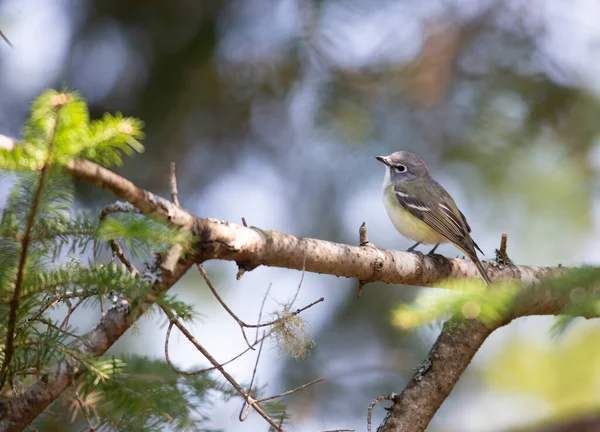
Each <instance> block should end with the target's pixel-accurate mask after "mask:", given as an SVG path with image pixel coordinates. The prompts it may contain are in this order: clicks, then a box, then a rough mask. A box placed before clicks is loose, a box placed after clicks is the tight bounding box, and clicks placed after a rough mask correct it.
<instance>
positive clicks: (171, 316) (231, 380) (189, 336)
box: [158, 304, 283, 432]
mask: <svg viewBox="0 0 600 432" xmlns="http://www.w3.org/2000/svg"><path fill="white" fill-rule="evenodd" d="M158 306H159V307H160V308H161V309H162V311H163V312H164V313H165V314H166V315H167V318H168V319H169V321H171V322H173V323H174V325H175V326H176V327H177V328H178V329H179V331H181V333H183V334H184V336H185V337H186V338H187V339H188V340H189V341H190V342H191V343H192V344H193V345H194V346H195V347H196V349H197V350H198V351H200V352H201V353H202V355H204V357H206V359H207V360H208V361H209V362H210V363H211V364H212V365H213V366H214V367H215V369H217V370H218V371H219V372H220V373H221V375H223V378H225V379H226V380H227V381H228V382H229V384H231V385H232V387H233V388H234V389H235V390H236V391H237V392H238V393H239V394H240V396H242V397H243V398H244V400H246V401H248V403H249V404H251V406H252V408H254V410H255V411H256V412H257V413H258V414H260V416H261V417H262V418H264V419H265V420H266V421H267V422H268V423H269V424H270V425H271V426H272V427H274V428H275V430H277V431H279V432H282V431H283V429H280V428H279V425H278V424H277V423H276V422H275V420H273V419H272V418H271V417H270V416H269V415H268V414H267V412H266V411H265V410H264V409H263V408H262V407H261V406H260V405H259V404H257V403H255V400H254V398H252V397H250V395H248V394H246V392H245V391H244V389H243V388H242V386H241V385H240V384H239V383H238V382H237V381H236V380H235V379H234V378H233V377H232V376H231V375H229V374H228V373H227V371H225V369H224V368H223V366H221V364H220V363H219V362H218V361H217V360H215V358H214V357H213V356H212V355H211V354H210V353H209V352H208V351H207V350H206V348H204V347H203V346H202V345H201V344H200V343H199V342H198V341H197V340H196V338H195V337H194V336H193V335H192V334H191V333H190V332H189V331H188V329H187V328H186V327H185V326H184V325H183V324H181V322H180V321H179V319H177V317H176V316H175V315H174V314H173V312H171V311H170V310H169V309H167V308H166V307H165V306H163V305H161V304H159V305H158Z"/></svg>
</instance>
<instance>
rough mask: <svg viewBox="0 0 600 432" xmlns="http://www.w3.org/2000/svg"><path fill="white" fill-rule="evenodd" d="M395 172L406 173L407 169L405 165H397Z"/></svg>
mask: <svg viewBox="0 0 600 432" xmlns="http://www.w3.org/2000/svg"><path fill="white" fill-rule="evenodd" d="M394 171H396V172H397V173H403V172H406V167H405V166H404V165H396V166H395V167H394Z"/></svg>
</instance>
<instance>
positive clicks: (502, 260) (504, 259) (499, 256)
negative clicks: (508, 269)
mask: <svg viewBox="0 0 600 432" xmlns="http://www.w3.org/2000/svg"><path fill="white" fill-rule="evenodd" d="M507 243H508V234H506V233H502V237H501V238H500V249H496V261H497V262H498V264H500V265H501V266H503V265H507V266H511V265H514V264H513V262H512V260H511V259H510V258H509V257H508V253H507V252H506V248H507Z"/></svg>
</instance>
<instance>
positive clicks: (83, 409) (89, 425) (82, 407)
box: [71, 374, 96, 432]
mask: <svg viewBox="0 0 600 432" xmlns="http://www.w3.org/2000/svg"><path fill="white" fill-rule="evenodd" d="M71 383H72V385H73V392H74V393H75V399H76V400H77V403H78V404H79V407H80V408H81V413H82V414H83V417H84V418H85V421H86V422H87V424H88V427H89V428H90V432H96V428H94V426H93V425H92V421H91V420H90V417H89V416H88V413H87V412H86V410H85V405H84V403H83V400H82V399H81V396H80V395H79V391H77V386H76V385H75V375H73V374H71Z"/></svg>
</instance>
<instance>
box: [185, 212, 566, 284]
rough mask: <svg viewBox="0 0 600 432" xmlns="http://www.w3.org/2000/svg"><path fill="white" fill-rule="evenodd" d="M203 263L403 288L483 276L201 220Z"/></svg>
mask: <svg viewBox="0 0 600 432" xmlns="http://www.w3.org/2000/svg"><path fill="white" fill-rule="evenodd" d="M194 231H195V234H196V235H197V236H198V237H199V239H200V240H199V241H198V243H197V245H196V247H197V249H198V250H199V252H200V254H199V256H198V259H199V260H200V261H205V260H208V259H222V260H229V261H236V262H237V263H238V265H240V267H243V268H244V269H245V270H252V269H253V268H256V267H257V266H259V265H266V266H270V267H284V268H289V269H295V270H302V269H303V268H304V269H305V270H306V271H309V272H313V273H325V274H330V275H334V276H344V277H349V278H356V279H358V280H361V281H364V282H372V281H381V282H387V283H394V284H403V285H419V286H430V285H433V284H435V283H436V282H439V281H440V280H443V279H448V278H474V279H478V278H479V274H478V272H477V269H476V267H475V266H474V265H473V263H471V261H468V260H465V259H458V258H456V259H448V258H445V257H443V256H440V255H435V256H428V255H423V254H419V253H408V252H399V251H392V250H384V249H377V248H365V247H360V246H351V245H346V244H341V243H333V242H329V241H325V240H316V239H311V238H303V237H296V236H293V235H289V234H282V233H279V232H277V231H263V230H261V229H259V228H255V227H250V228H247V227H244V226H241V225H237V224H233V223H229V222H222V221H216V220H214V219H203V218H197V219H196V226H195V229H194ZM484 266H485V267H486V270H487V272H488V274H489V276H490V278H492V279H496V280H498V279H512V280H518V281H522V282H524V283H527V284H529V283H533V282H536V281H539V280H541V279H543V278H546V277H548V276H549V275H550V274H551V273H552V272H554V271H557V270H558V269H555V268H551V267H534V266H496V265H493V264H484Z"/></svg>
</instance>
